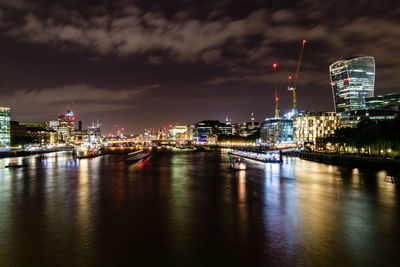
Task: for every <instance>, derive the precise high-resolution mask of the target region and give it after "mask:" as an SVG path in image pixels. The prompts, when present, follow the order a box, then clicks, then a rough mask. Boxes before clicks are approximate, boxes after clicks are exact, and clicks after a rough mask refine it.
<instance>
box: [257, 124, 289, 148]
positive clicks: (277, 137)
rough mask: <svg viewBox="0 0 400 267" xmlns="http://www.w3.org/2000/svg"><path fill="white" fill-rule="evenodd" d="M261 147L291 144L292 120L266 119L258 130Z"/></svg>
mask: <svg viewBox="0 0 400 267" xmlns="http://www.w3.org/2000/svg"><path fill="white" fill-rule="evenodd" d="M260 142H261V144H262V145H268V146H274V145H280V144H292V143H293V120H291V119H286V118H269V119H266V120H265V121H264V122H263V123H262V124H261V128H260Z"/></svg>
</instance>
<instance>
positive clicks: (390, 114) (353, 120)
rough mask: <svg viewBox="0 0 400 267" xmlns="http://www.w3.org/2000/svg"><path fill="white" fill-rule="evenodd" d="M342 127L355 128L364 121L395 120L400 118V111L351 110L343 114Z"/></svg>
mask: <svg viewBox="0 0 400 267" xmlns="http://www.w3.org/2000/svg"><path fill="white" fill-rule="evenodd" d="M340 115H341V119H340V126H341V127H350V128H355V127H356V126H357V124H358V123H359V122H360V121H361V120H362V119H367V118H368V119H370V120H372V121H385V120H394V119H396V118H398V117H399V116H400V111H398V110H391V109H368V110H351V111H347V112H344V113H341V114H340Z"/></svg>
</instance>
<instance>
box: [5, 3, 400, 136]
mask: <svg viewBox="0 0 400 267" xmlns="http://www.w3.org/2000/svg"><path fill="white" fill-rule="evenodd" d="M394 4H395V2H394V1H387V2H386V3H385V4H383V3H380V4H374V3H369V2H366V1H356V2H355V3H354V5H359V6H360V8H359V9H357V10H349V9H348V7H347V5H343V6H342V5H340V4H337V3H336V4H332V3H322V4H321V3H319V2H318V1H299V2H295V1H293V2H291V1H289V2H286V3H285V4H282V3H279V2H278V1H272V2H270V3H269V4H265V3H261V1H235V4H232V3H229V2H228V1H216V2H215V1H208V2H203V1H202V2H201V3H200V2H198V3H196V2H195V3H192V2H191V3H190V4H188V3H185V2H183V4H182V6H180V5H174V6H172V5H168V4H167V3H157V2H156V1H118V2H117V3H112V2H108V1H106V2H103V4H102V5H97V4H82V3H80V1H68V2H65V3H58V4H53V3H51V1H41V2H40V5H39V4H35V3H33V2H28V1H22V0H19V1H7V0H0V35H1V36H2V39H1V42H0V47H1V48H2V49H1V51H2V52H1V57H2V64H0V66H1V69H0V70H1V73H2V75H1V76H0V97H1V100H2V103H0V106H8V107H10V108H11V112H12V119H13V120H19V121H32V120H37V121H50V120H55V119H56V118H57V117H58V116H59V115H61V114H64V113H65V111H66V109H67V107H68V106H69V105H70V104H71V103H72V102H74V103H75V105H74V107H73V110H74V112H75V114H76V116H77V119H79V120H82V121H83V122H84V123H85V125H89V124H91V122H92V121H96V120H97V119H98V118H99V119H100V121H101V122H102V123H104V131H105V133H109V132H111V131H113V129H114V125H115V124H118V125H121V127H124V128H125V129H126V131H127V132H135V133H139V132H141V131H142V130H143V129H144V128H155V127H160V126H163V125H167V124H171V123H176V122H179V123H181V124H189V123H195V122H197V121H201V120H206V119H219V120H220V121H224V118H225V116H227V115H228V116H229V117H230V118H233V121H236V122H244V121H249V118H250V114H251V113H252V112H254V113H255V116H256V119H257V121H262V120H264V119H265V118H266V117H272V116H273V114H274V86H273V77H272V75H273V73H272V64H273V63H274V62H277V63H278V83H279V91H278V95H279V100H280V109H281V114H284V113H286V112H287V111H289V110H290V109H291V105H292V103H291V101H292V98H291V93H290V92H288V91H287V76H288V74H289V72H291V73H292V74H293V73H294V71H295V68H296V63H297V58H298V53H299V50H300V44H301V41H302V40H303V39H306V40H307V41H308V42H307V44H306V47H305V50H304V57H303V63H302V66H301V71H300V77H299V82H298V86H297V87H298V94H297V97H298V106H299V109H307V110H310V111H312V110H314V111H333V110H334V106H333V101H332V90H331V87H330V84H329V82H330V77H329V65H330V64H332V63H333V62H335V61H337V60H338V59H340V58H343V59H344V58H347V57H350V56H353V55H356V54H365V55H370V56H373V57H374V58H375V60H376V75H377V76H376V77H377V78H376V83H375V95H380V94H385V93H394V92H398V86H397V84H399V82H400V80H399V79H400V78H399V77H396V76H395V75H394V74H395V73H396V70H398V69H399V67H400V62H399V60H398V58H399V56H400V50H399V48H398V47H396V46H395V45H394V44H395V43H396V42H394V41H393V40H396V38H398V37H399V34H400V26H399V25H398V23H396V20H395V19H396V17H398V16H399V15H400V9H399V8H396V6H395V5H394ZM241 5H242V6H245V8H238V7H239V6H241ZM366 5H369V7H370V8H368V9H367V8H366ZM374 5H375V6H374ZM339 14H340V15H339ZM333 15H334V16H333ZM321 18H324V20H321ZM365 40H368V42H365ZM317 100H318V101H317Z"/></svg>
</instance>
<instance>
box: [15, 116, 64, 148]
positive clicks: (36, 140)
mask: <svg viewBox="0 0 400 267" xmlns="http://www.w3.org/2000/svg"><path fill="white" fill-rule="evenodd" d="M19 125H20V126H23V127H25V129H26V137H27V138H28V140H29V143H32V144H39V145H55V144H57V143H58V134H57V132H56V131H55V130H54V129H52V128H50V127H49V125H48V124H47V123H46V122H20V123H19Z"/></svg>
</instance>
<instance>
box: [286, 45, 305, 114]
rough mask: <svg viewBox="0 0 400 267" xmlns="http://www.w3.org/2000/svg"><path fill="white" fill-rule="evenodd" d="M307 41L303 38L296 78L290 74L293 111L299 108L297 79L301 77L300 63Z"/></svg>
mask: <svg viewBox="0 0 400 267" xmlns="http://www.w3.org/2000/svg"><path fill="white" fill-rule="evenodd" d="M305 43H306V40H303V43H302V44H301V49H300V56H299V61H298V62H297V68H296V73H295V76H294V80H293V78H292V76H290V75H289V87H288V89H289V91H292V92H293V111H296V110H297V97H296V85H297V79H298V78H299V72H300V65H301V59H302V57H303V51H304V45H305Z"/></svg>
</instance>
